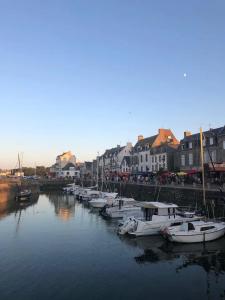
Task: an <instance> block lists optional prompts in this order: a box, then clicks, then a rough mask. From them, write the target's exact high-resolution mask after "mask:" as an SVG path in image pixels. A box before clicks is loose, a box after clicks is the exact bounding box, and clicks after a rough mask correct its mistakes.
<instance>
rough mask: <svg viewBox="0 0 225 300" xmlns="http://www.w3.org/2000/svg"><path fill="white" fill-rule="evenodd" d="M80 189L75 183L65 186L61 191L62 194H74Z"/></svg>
mask: <svg viewBox="0 0 225 300" xmlns="http://www.w3.org/2000/svg"><path fill="white" fill-rule="evenodd" d="M79 188H80V186H79V185H76V184H75V183H70V184H67V186H66V187H64V188H63V189H62V190H63V192H64V193H67V194H74V192H75V191H76V190H78V189H79Z"/></svg>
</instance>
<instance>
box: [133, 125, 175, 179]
mask: <svg viewBox="0 0 225 300" xmlns="http://www.w3.org/2000/svg"><path fill="white" fill-rule="evenodd" d="M162 145H164V146H165V145H171V146H176V145H179V141H178V140H177V139H176V137H175V136H174V134H173V132H172V131H171V130H170V129H163V128H161V129H159V130H158V134H156V135H154V136H151V137H148V138H144V137H143V135H139V136H138V141H137V143H136V144H135V146H134V148H133V151H132V172H133V173H140V172H141V173H142V172H152V171H156V170H155V168H156V167H155V166H157V165H158V167H157V168H159V165H160V167H161V166H162V167H163V162H162V163H161V162H160V163H159V161H158V158H156V157H157V156H156V155H164V154H163V153H158V154H157V153H155V152H154V151H151V152H150V150H152V149H153V148H155V147H160V146H162ZM169 149H170V148H167V147H164V148H161V149H160V148H159V149H158V150H157V151H159V152H160V151H162V150H163V151H164V150H165V151H167V150H169ZM152 155H153V156H154V162H153V159H152V157H151V156H152ZM164 159H165V160H166V158H164ZM155 160H157V161H155Z"/></svg>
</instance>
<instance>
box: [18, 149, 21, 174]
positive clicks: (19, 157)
mask: <svg viewBox="0 0 225 300" xmlns="http://www.w3.org/2000/svg"><path fill="white" fill-rule="evenodd" d="M18 162H19V174H21V166H20V154H19V153H18Z"/></svg>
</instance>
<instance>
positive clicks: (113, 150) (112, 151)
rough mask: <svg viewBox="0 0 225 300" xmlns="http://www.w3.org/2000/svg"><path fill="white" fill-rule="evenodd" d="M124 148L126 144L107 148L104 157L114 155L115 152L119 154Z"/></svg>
mask: <svg viewBox="0 0 225 300" xmlns="http://www.w3.org/2000/svg"><path fill="white" fill-rule="evenodd" d="M124 148H125V146H123V147H115V148H111V149H107V150H106V151H105V153H104V154H103V156H104V157H109V156H113V155H114V154H118V153H119V152H120V151H122V150H123V149H124Z"/></svg>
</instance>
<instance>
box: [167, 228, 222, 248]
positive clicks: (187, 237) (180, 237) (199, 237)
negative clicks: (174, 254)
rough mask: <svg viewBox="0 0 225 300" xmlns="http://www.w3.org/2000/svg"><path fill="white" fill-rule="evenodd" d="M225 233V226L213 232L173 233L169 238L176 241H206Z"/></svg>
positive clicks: (215, 238)
mask: <svg viewBox="0 0 225 300" xmlns="http://www.w3.org/2000/svg"><path fill="white" fill-rule="evenodd" d="M224 234H225V226H224V227H223V228H221V229H219V230H215V231H212V232H202V233H196V234H171V235H168V239H169V241H171V242H175V243H189V244H190V243H204V242H210V241H214V240H217V239H219V238H221V237H222V236H223V235H224Z"/></svg>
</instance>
